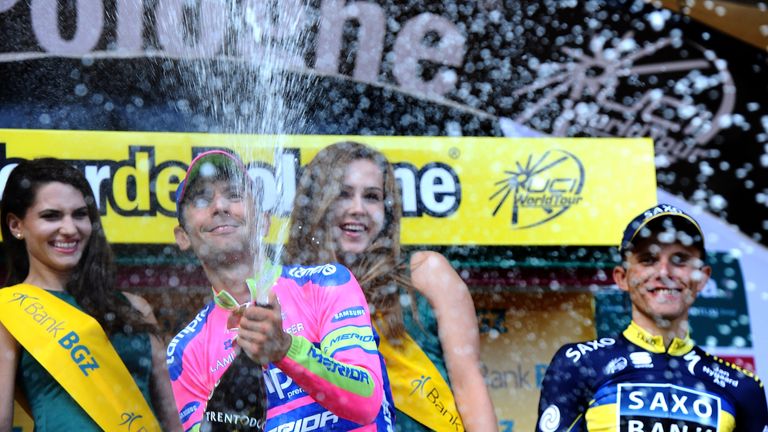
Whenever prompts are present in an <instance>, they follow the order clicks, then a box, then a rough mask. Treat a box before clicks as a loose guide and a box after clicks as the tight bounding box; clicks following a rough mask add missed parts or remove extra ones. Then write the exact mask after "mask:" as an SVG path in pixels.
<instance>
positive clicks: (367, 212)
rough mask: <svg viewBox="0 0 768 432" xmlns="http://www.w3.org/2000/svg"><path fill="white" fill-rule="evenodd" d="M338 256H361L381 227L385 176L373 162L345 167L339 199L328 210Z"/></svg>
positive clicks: (362, 160) (361, 162) (361, 160)
mask: <svg viewBox="0 0 768 432" xmlns="http://www.w3.org/2000/svg"><path fill="white" fill-rule="evenodd" d="M330 216H331V229H332V230H333V231H332V232H333V238H334V239H335V241H336V247H337V251H336V252H337V253H338V254H339V255H341V254H342V253H355V254H356V253H361V252H363V251H364V250H365V248H366V247H368V245H370V244H371V242H373V240H374V239H376V237H377V236H378V235H379V233H380V232H381V230H382V228H383V226H384V174H383V173H382V172H381V169H380V168H379V167H378V165H376V164H375V163H374V162H373V161H371V160H368V159H358V160H356V161H353V162H351V163H350V164H349V165H347V169H346V171H345V173H344V181H343V184H342V186H341V192H340V194H339V197H338V198H337V199H336V201H335V202H334V204H333V206H332V209H331V215H330Z"/></svg>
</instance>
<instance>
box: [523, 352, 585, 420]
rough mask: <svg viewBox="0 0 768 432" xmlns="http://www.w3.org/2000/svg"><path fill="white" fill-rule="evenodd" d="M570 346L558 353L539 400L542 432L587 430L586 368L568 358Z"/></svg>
mask: <svg viewBox="0 0 768 432" xmlns="http://www.w3.org/2000/svg"><path fill="white" fill-rule="evenodd" d="M567 348H568V345H566V346H563V347H562V348H560V350H558V352H557V353H556V354H555V356H554V357H553V358H552V361H551V362H550V364H549V367H548V368H547V372H546V374H545V375H544V381H543V382H542V386H541V396H540V398H539V417H538V421H537V423H536V430H537V431H538V432H564V431H578V430H586V429H585V428H584V427H582V426H583V422H584V414H585V412H586V410H587V407H588V406H589V398H590V396H591V395H590V392H589V390H588V389H589V383H588V382H587V379H588V376H587V374H585V373H584V371H585V368H586V365H583V364H578V363H577V362H575V361H574V360H572V359H570V358H568V357H566V355H565V353H566V350H567Z"/></svg>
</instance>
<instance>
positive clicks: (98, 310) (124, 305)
mask: <svg viewBox="0 0 768 432" xmlns="http://www.w3.org/2000/svg"><path fill="white" fill-rule="evenodd" d="M53 182H57V183H63V184H66V185H69V186H72V187H73V188H75V189H77V190H78V191H79V192H80V193H82V194H83V198H84V199H85V203H86V207H87V209H88V218H89V220H90V222H91V226H92V232H91V236H90V238H89V239H88V243H87V244H86V245H85V249H84V251H83V255H82V256H81V258H80V262H79V263H78V264H77V266H76V267H75V268H74V269H73V270H72V274H71V276H70V279H69V281H68V282H67V284H66V286H65V289H66V291H67V292H68V293H69V294H71V295H72V296H73V297H74V298H75V300H76V301H77V304H78V305H80V307H81V308H82V309H83V311H85V312H86V313H87V314H89V315H91V316H92V317H93V318H95V319H96V320H97V321H98V322H99V324H101V326H102V327H103V328H104V330H105V331H106V332H107V333H109V334H111V333H112V332H115V331H122V332H126V333H130V332H131V331H137V330H138V331H155V326H154V325H151V324H147V323H145V322H143V321H142V318H141V315H140V313H139V312H138V311H137V310H135V309H134V308H132V307H131V304H130V302H129V301H128V300H127V299H126V298H125V297H124V296H122V295H120V294H119V292H118V291H117V289H116V287H115V265H114V260H113V255H112V249H111V248H110V247H109V243H107V238H106V235H105V234H104V227H103V226H102V224H101V217H100V216H99V209H98V208H97V207H96V199H95V198H94V196H93V191H92V190H91V187H90V185H89V184H88V182H87V181H86V179H85V177H84V176H83V174H82V173H81V172H80V171H79V170H78V169H76V168H74V167H73V166H71V165H69V164H67V163H65V162H63V161H61V160H58V159H54V158H40V159H33V160H25V161H22V162H20V163H19V164H18V166H16V167H15V168H14V169H13V171H11V174H10V176H8V181H7V182H6V185H5V190H4V191H3V197H2V202H1V203H0V217H2V224H0V232H2V235H3V246H4V249H5V264H6V268H7V271H8V277H7V280H6V283H5V285H6V286H10V285H15V284H18V283H22V282H23V281H24V279H26V277H27V275H28V274H29V255H28V253H27V245H26V242H25V241H24V240H21V239H17V238H16V237H14V236H13V235H12V234H11V230H10V227H9V226H8V215H10V214H13V215H15V216H16V217H18V218H21V219H23V218H24V217H25V216H26V214H27V210H29V208H30V207H32V205H34V203H35V200H36V198H37V191H38V190H39V189H40V188H41V187H42V186H44V185H46V184H48V183H53Z"/></svg>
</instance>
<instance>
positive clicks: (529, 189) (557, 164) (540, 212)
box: [489, 150, 585, 229]
mask: <svg viewBox="0 0 768 432" xmlns="http://www.w3.org/2000/svg"><path fill="white" fill-rule="evenodd" d="M504 174H506V175H507V177H506V178H504V179H502V180H499V181H497V182H496V183H495V185H496V186H497V187H498V189H497V190H496V191H495V192H494V193H493V195H491V197H490V198H489V200H490V201H497V202H498V203H497V205H496V208H494V210H493V216H496V215H497V214H498V213H499V212H501V211H502V210H503V209H504V208H510V209H511V212H510V219H511V223H512V228H513V229H524V228H532V227H535V226H538V225H541V224H543V223H545V222H548V221H551V220H552V219H554V218H556V217H558V216H560V215H562V214H563V213H565V212H566V211H568V210H569V209H570V208H571V207H573V206H575V205H578V204H580V203H581V202H582V201H583V199H584V198H583V197H582V196H581V193H582V191H583V189H584V181H585V174H584V165H583V164H582V163H581V161H580V160H579V158H578V157H576V155H574V154H573V153H570V152H567V151H565V150H549V151H547V152H545V153H544V154H543V155H540V156H537V155H534V154H530V155H528V159H527V160H526V161H524V162H521V161H517V162H515V169H512V170H505V171H504Z"/></svg>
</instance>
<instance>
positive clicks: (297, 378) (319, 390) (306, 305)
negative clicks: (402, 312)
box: [238, 265, 384, 424]
mask: <svg viewBox="0 0 768 432" xmlns="http://www.w3.org/2000/svg"><path fill="white" fill-rule="evenodd" d="M336 271H337V272H346V273H349V271H348V270H347V269H346V268H344V267H342V266H341V265H336ZM288 289H292V290H297V291H299V292H301V294H300V297H301V303H302V306H301V308H302V313H306V315H307V316H306V320H305V321H304V323H305V325H309V323H316V324H313V327H314V326H316V328H313V331H312V333H313V334H315V335H317V336H318V339H319V340H320V343H319V347H317V346H315V344H313V343H312V342H311V341H310V340H308V339H307V338H305V337H303V336H298V335H289V334H288V333H285V332H283V331H282V327H277V326H276V323H277V322H278V321H279V320H280V305H279V303H276V302H272V301H271V302H270V303H271V304H272V308H271V309H270V308H264V307H259V306H249V307H248V308H247V309H246V311H245V312H244V314H243V319H242V320H241V321H240V331H239V335H238V344H239V345H240V346H241V348H242V349H243V351H244V352H245V353H246V354H247V355H248V356H249V357H251V358H252V359H254V361H257V362H260V363H262V364H266V362H265V360H268V361H271V362H272V363H273V364H274V365H275V366H277V367H278V368H280V370H282V371H283V372H284V373H285V374H286V375H288V376H289V377H291V379H292V380H293V381H294V382H295V383H296V384H297V385H298V386H299V387H301V388H302V389H303V390H304V391H305V392H306V393H307V394H308V395H310V396H311V397H312V398H313V399H314V400H315V401H317V402H318V403H319V404H320V405H322V406H323V407H325V408H326V409H327V410H329V411H331V412H332V413H334V414H336V415H338V416H339V417H343V418H345V419H348V420H351V421H353V422H355V423H358V424H369V423H371V422H372V421H373V420H374V419H375V418H376V415H377V414H378V412H379V410H380V408H381V404H382V398H383V394H384V390H383V384H382V383H383V379H382V372H381V363H380V360H379V355H378V349H377V347H376V342H375V340H374V336H373V329H372V327H371V322H370V316H369V311H368V304H367V303H366V302H365V297H364V296H363V293H362V290H361V289H360V287H359V285H358V284H357V281H355V279H354V277H353V276H352V275H351V273H349V278H346V280H345V281H344V283H340V284H338V285H336V284H334V283H328V284H322V283H320V284H317V283H314V282H311V281H309V283H303V284H302V285H301V286H300V287H299V286H295V287H291V288H288ZM276 328H279V329H281V330H280V332H279V333H278V332H276V331H275V329H276Z"/></svg>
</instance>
